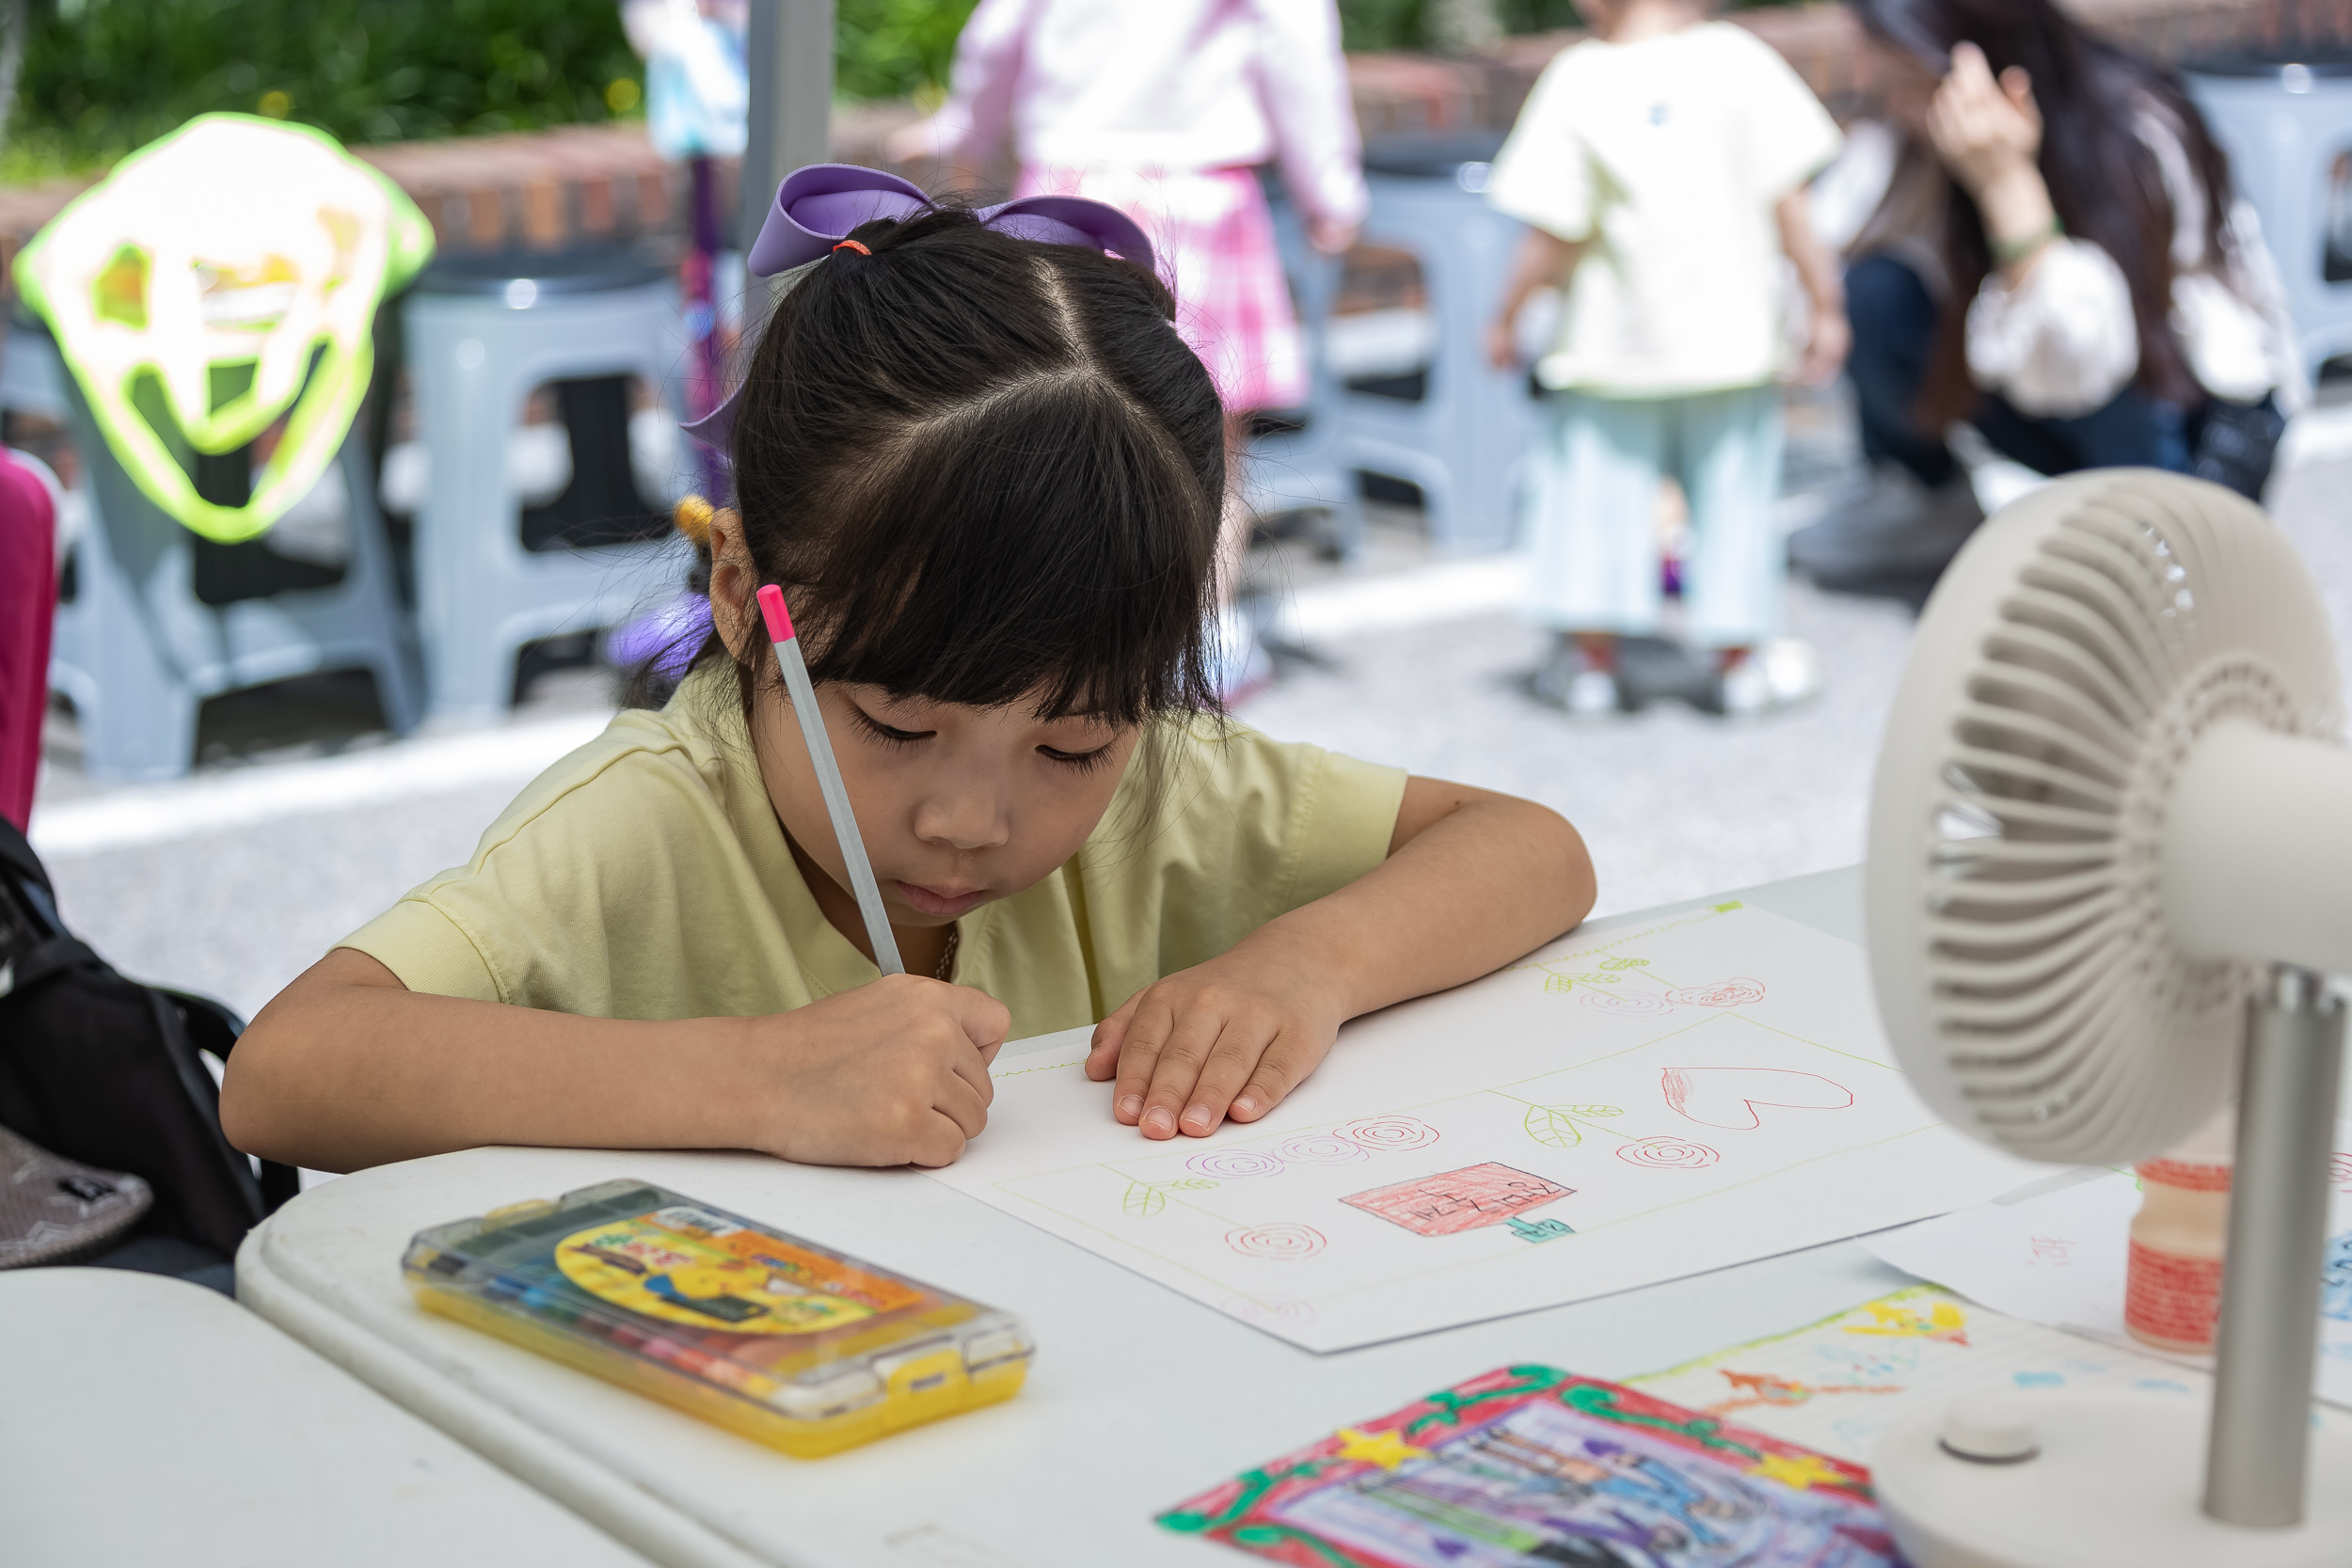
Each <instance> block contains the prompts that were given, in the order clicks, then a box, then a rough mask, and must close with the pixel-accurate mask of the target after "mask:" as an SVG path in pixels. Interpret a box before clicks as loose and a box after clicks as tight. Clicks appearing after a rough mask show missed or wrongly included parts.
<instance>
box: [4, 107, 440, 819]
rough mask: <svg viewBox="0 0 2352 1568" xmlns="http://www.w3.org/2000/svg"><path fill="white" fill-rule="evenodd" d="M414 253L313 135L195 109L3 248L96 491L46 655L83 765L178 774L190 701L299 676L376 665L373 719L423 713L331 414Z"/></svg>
mask: <svg viewBox="0 0 2352 1568" xmlns="http://www.w3.org/2000/svg"><path fill="white" fill-rule="evenodd" d="M431 253H432V231H431V229H430V228H429V227H428V226H427V225H426V223H425V221H424V219H423V216H422V215H421V214H419V213H418V212H417V210H416V208H415V206H414V204H412V203H411V202H409V200H408V198H406V197H405V196H403V195H402V194H401V193H400V191H399V190H398V188H397V187H395V186H393V185H392V184H391V183H390V182H389V181H387V180H386V179H385V178H384V177H383V176H382V175H380V174H378V173H377V172H376V171H375V170H373V169H372V168H370V167H369V166H367V165H365V164H362V163H360V162H359V161H358V160H357V159H355V158H352V157H350V156H349V155H348V154H347V153H345V152H344V151H343V150H342V148H340V147H338V146H337V145H336V144H335V143H334V142H333V141H332V140H331V139H330V138H328V137H326V136H325V135H322V134H320V133H318V132H315V131H311V130H308V129H306V128H302V127H297V126H287V125H282V124H279V123H278V122H276V121H272V120H264V119H255V118H252V117H249V116H244V115H204V116H199V117H198V118H197V119H193V120H191V121H189V122H188V124H186V125H185V126H183V127H182V128H181V129H180V130H179V131H176V132H174V133H172V134H171V135H168V136H167V137H165V138H163V139H162V140H160V141H158V142H156V143H154V144H152V145H151V146H149V147H147V148H144V149H141V150H139V151H138V152H136V153H134V154H133V155H132V156H131V157H129V158H126V159H125V160H123V161H122V163H120V164H119V165H118V166H116V168H115V170H114V172H113V173H111V174H110V175H108V176H107V178H106V179H105V180H104V181H103V182H100V183H99V184H98V185H97V186H95V187H93V188H92V189H91V190H89V191H87V192H85V193H84V194H83V195H82V196H80V197H78V198H75V199H74V201H73V202H72V204H70V205H69V206H68V207H67V208H66V210H65V211H64V212H63V213H61V214H59V215H58V216H57V217H56V219H54V220H53V221H52V222H51V223H50V224H49V225H48V227H46V228H45V229H43V230H41V232H40V235H39V236H37V237H36V238H35V240H34V242H33V243H32V244H31V245H28V246H27V247H26V248H25V250H24V253H23V254H22V255H21V256H19V257H18V259H17V261H16V263H15V269H14V270H15V277H16V281H17V285H18V288H19V290H20V293H21V294H22V296H23V298H24V302H25V304H26V305H27V306H28V307H29V308H30V309H33V310H35V311H37V312H39V313H40V316H41V317H42V318H43V319H44V320H45V321H46V322H47V323H48V324H49V325H50V328H51V331H52V332H53V333H54V334H55V336H54V337H53V336H51V335H50V334H48V333H41V332H38V331H32V330H24V331H18V332H15V333H13V334H12V335H11V342H10V345H9V355H8V360H9V363H8V367H7V375H8V381H9V383H10V384H11V387H12V388H13V390H14V392H15V394H16V395H17V396H18V397H20V398H22V399H24V400H26V401H27V402H30V403H36V404H39V403H43V402H45V403H46V405H47V406H46V410H45V411H46V413H47V415H48V417H50V418H53V419H55V418H56V417H57V416H58V415H60V414H62V416H63V419H62V420H61V422H62V423H64V424H66V425H68V426H70V427H71V429H72V436H73V447H74V449H75V451H76V452H77V453H78V454H79V456H80V459H81V462H82V467H83V477H82V479H81V481H80V488H81V489H82V492H83V494H84V495H85V496H86V497H87V499H89V500H90V501H91V502H92V503H93V505H92V506H91V508H90V511H89V519H88V526H87V528H86V530H85V531H83V532H82V534H81V536H80V537H79V538H78V539H77V540H76V541H75V542H74V544H73V546H72V553H71V554H70V555H69V557H68V558H67V561H66V564H65V580H64V581H63V583H61V585H60V602H59V604H58V606H57V612H56V636H55V639H54V641H53V643H52V648H51V655H50V683H51V685H52V687H53V688H55V689H58V690H61V691H63V692H64V693H65V694H66V695H67V696H68V697H69V698H71V699H72V703H73V705H74V708H75V710H76V714H77V717H78V718H79V720H80V721H81V727H82V733H83V739H84V766H85V768H87V770H88V771H89V772H91V773H93V774H97V775H101V776H104V777H114V778H170V777H174V776H177V775H179V774H181V773H184V772H185V771H187V769H188V768H189V766H190V764H191V763H192V762H193V760H194V750H195V740H196V727H197V716H198V710H199V706H200V705H201V704H202V702H203V700H204V699H205V698H207V697H211V696H215V695H217V694H219V693H221V692H225V691H230V690H233V689H238V688H241V687H247V686H256V685H261V684H263V683H267V682H272V681H279V680H285V679H289V678H291V677H294V676H296V675H303V674H309V673H313V672H317V671H324V670H336V669H355V668H356V669H365V670H367V671H369V672H371V673H373V676H374V678H375V686H376V696H377V700H378V704H379V705H380V706H381V708H382V710H383V714H384V718H385V721H386V722H387V723H388V724H389V726H390V727H391V728H392V729H393V730H394V731H405V730H407V729H409V728H412V727H413V726H414V725H415V723H416V721H417V720H418V718H419V717H420V715H421V675H420V672H419V668H418V659H417V653H416V647H415V643H414V641H413V639H412V637H411V634H410V632H409V629H408V626H407V622H406V618H405V613H404V611H403V610H402V607H401V603H400V595H399V591H398V584H397V579H396V576H395V573H394V569H393V565H392V560H391V553H390V549H389V544H388V542H387V539H386V536H385V531H384V525H383V519H382V518H381V516H380V515H377V513H376V511H375V508H374V504H373V499H372V497H373V471H372V470H373V465H372V463H371V462H370V460H369V457H368V452H367V447H366V444H365V442H364V440H362V439H361V438H360V437H359V436H357V435H352V434H349V432H350V426H351V423H352V417H353V415H354V413H355V412H356V411H357V410H358V407H359V405H360V404H361V403H362V401H363V400H364V398H365V397H366V395H367V392H368V390H369V388H370V386H371V384H372V378H373V366H374V360H373V323H374V315H375V310H376V307H377V304H378V302H379V301H380V300H381V298H382V297H383V295H384V293H386V292H387V291H388V290H389V289H392V288H397V287H398V286H399V285H400V284H402V283H403V282H405V280H406V278H407V277H409V276H410V275H412V274H413V273H414V272H415V270H416V269H417V268H418V267H419V266H420V265H421V264H422V263H423V261H424V260H425V258H426V257H428V256H430V255H431ZM68 367H70V368H71V371H72V373H71V374H68V373H66V371H67V369H68ZM273 546H275V547H273Z"/></svg>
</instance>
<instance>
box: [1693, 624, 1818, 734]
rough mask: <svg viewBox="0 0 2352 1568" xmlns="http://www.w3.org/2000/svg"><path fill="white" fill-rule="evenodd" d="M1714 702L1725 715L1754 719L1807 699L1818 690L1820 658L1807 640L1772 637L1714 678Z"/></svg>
mask: <svg viewBox="0 0 2352 1568" xmlns="http://www.w3.org/2000/svg"><path fill="white" fill-rule="evenodd" d="M1716 682H1717V691H1716V703H1717V705H1718V708H1719V711H1721V712H1722V713H1723V714H1724V716H1725V717H1726V718H1732V719H1754V718H1756V717H1758V716H1760V715H1763V714H1767V713H1778V712H1781V711H1783V710H1784V709H1787V708H1792V707H1795V706H1796V705H1799V704H1800V703H1804V702H1808V701H1810V700H1811V699H1812V698H1813V697H1815V696H1816V695H1818V694H1819V693H1820V689H1821V659H1820V655H1819V654H1816V653H1815V652H1814V651H1813V645H1812V644H1811V643H1809V642H1801V641H1798V640H1797V639H1795V638H1793V637H1774V638H1771V639H1768V640H1767V641H1763V642H1759V643H1757V644H1756V646H1755V647H1754V648H1752V649H1750V650H1749V651H1748V657H1745V658H1743V659H1741V660H1740V662H1739V663H1737V664H1735V665H1733V666H1732V667H1731V668H1730V669H1728V670H1726V671H1724V673H1722V674H1721V675H1720V676H1718V677H1717V678H1716Z"/></svg>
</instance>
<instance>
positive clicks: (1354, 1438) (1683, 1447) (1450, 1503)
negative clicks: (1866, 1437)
mask: <svg viewBox="0 0 2352 1568" xmlns="http://www.w3.org/2000/svg"><path fill="white" fill-rule="evenodd" d="M1159 1522H1160V1523H1161V1524H1162V1525H1164V1526H1166V1527H1167V1528H1169V1529H1173V1530H1181V1531H1184V1532H1186V1533H1191V1534H1200V1535H1206V1536H1208V1537H1209V1538H1211V1539H1213V1540H1216V1541H1222V1542H1225V1543H1227V1544H1231V1545H1235V1546H1239V1547H1241V1548H1242V1549H1244V1550H1245V1551H1249V1552H1254V1553H1256V1554H1257V1555H1258V1556H1260V1557H1263V1558H1268V1559H1271V1560H1274V1561H1276V1562H1284V1563H1293V1564H1296V1565H1298V1568H1503V1565H1505V1564H1511V1565H1515V1568H1518V1565H1524V1564H1526V1563H1529V1562H1538V1563H1567V1564H1576V1565H1579V1568H1712V1565H1716V1564H1724V1565H1728V1564H1732V1563H1739V1564H1742V1565H1744V1568H1899V1563H1900V1561H1901V1560H1900V1559H1899V1557H1898V1556H1897V1555H1896V1552H1895V1545H1894V1542H1893V1539H1892V1538H1891V1537H1890V1536H1889V1535H1888V1534H1887V1531H1886V1526H1885V1523H1884V1521H1883V1519H1882V1517H1881V1516H1880V1513H1879V1511H1878V1508H1877V1505H1876V1504H1875V1503H1874V1502H1873V1501H1872V1499H1871V1496H1870V1487H1869V1472H1868V1471H1867V1470H1865V1469H1863V1468H1862V1467H1861V1466H1860V1465H1852V1464H1849V1463H1847V1462H1845V1461H1843V1460H1838V1459H1831V1458H1828V1457H1826V1456H1825V1455H1822V1454H1820V1453H1817V1452H1815V1451H1814V1450H1812V1449H1806V1448H1801V1447H1799V1446H1798V1445H1797V1444H1794V1443H1790V1442H1786V1441H1784V1440H1782V1439H1780V1438H1777V1437H1772V1436H1769V1435H1767V1434H1765V1433H1760V1432H1752V1431H1750V1430H1748V1429H1746V1428H1744V1427H1740V1426H1733V1425H1730V1424H1728V1423H1725V1422H1723V1421H1720V1420H1717V1419H1716V1418H1712V1417H1709V1416H1706V1415H1703V1414H1701V1413H1700V1412H1698V1411H1695V1410H1690V1409H1686V1408H1685V1407H1683V1406H1681V1405H1677V1404H1669V1403H1667V1402H1665V1401H1663V1400H1659V1399H1653V1398H1651V1397H1650V1396H1648V1395H1646V1394H1643V1393H1639V1392H1637V1391H1635V1390H1634V1389H1631V1388H1628V1387H1625V1386H1621V1385H1618V1384H1613V1383H1601V1382H1597V1381H1595V1380H1593V1379H1591V1378H1582V1377H1577V1376H1574V1375H1572V1374H1570V1373H1567V1372H1563V1371H1558V1370H1554V1369H1552V1368H1549V1367H1504V1368H1500V1369H1498V1370H1494V1371H1491V1372H1487V1373H1486V1374H1485V1375H1484V1376H1482V1377H1475V1378H1472V1379H1470V1381H1469V1382H1467V1383H1460V1384H1456V1385H1454V1386H1453V1387H1451V1388H1446V1389H1442V1390H1440V1391H1439V1392H1438V1393H1435V1394H1431V1395H1429V1396H1428V1397H1427V1398H1426V1399H1422V1400H1421V1401H1418V1402H1415V1403H1412V1404H1409V1405H1407V1406H1406V1407H1405V1408H1404V1409H1402V1410H1398V1411H1395V1412H1393V1413H1391V1414H1390V1415H1387V1416H1383V1417H1381V1418H1378V1419H1376V1420H1372V1421H1366V1422H1364V1423H1363V1424H1362V1425H1360V1426H1354V1427H1342V1428H1341V1429H1340V1430H1339V1431H1338V1432H1336V1433H1333V1434H1332V1435H1331V1436H1329V1437H1327V1438H1325V1439H1323V1441H1321V1442H1319V1443H1315V1444H1313V1445H1311V1446H1310V1447H1308V1448H1304V1449H1298V1450H1297V1451H1295V1452H1294V1453H1289V1454H1285V1455H1283V1456H1282V1457H1281V1458H1279V1459H1278V1460H1275V1461H1274V1462H1272V1463H1271V1464H1268V1465H1262V1466H1260V1467H1258V1468H1257V1469H1254V1470H1248V1471H1245V1472H1243V1473H1242V1474H1241V1475H1239V1476H1237V1477H1235V1478H1234V1479H1233V1480H1232V1481H1227V1482H1226V1483H1225V1484H1224V1485H1222V1486H1219V1487H1216V1489H1214V1490H1213V1491H1209V1492H1204V1493H1202V1494H1201V1495H1200V1497H1194V1498H1192V1499H1190V1500H1189V1501H1187V1502H1184V1503H1183V1504H1181V1505H1179V1506H1178V1507H1176V1508H1173V1509H1171V1510H1169V1511H1168V1513H1163V1514H1161V1515H1160V1516H1159Z"/></svg>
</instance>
